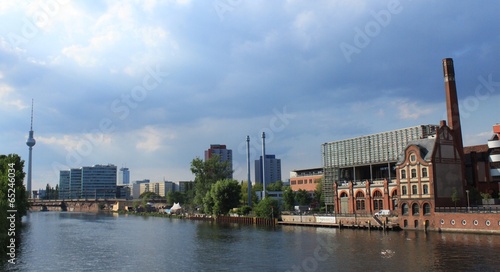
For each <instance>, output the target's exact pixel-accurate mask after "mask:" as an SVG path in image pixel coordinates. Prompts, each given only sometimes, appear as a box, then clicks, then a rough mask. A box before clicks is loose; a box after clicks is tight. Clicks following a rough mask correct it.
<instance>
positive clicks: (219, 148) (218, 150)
mask: <svg viewBox="0 0 500 272" xmlns="http://www.w3.org/2000/svg"><path fill="white" fill-rule="evenodd" d="M213 156H218V157H219V161H220V162H228V163H229V166H228V167H229V169H230V170H232V169H233V151H232V150H231V149H227V148H226V145H220V144H211V145H210V148H209V149H208V150H205V161H207V160H208V159H210V158H212V157H213ZM227 178H228V179H232V178H233V172H232V171H231V174H230V175H229V176H228V177H227Z"/></svg>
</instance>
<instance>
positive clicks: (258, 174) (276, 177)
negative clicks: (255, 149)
mask: <svg viewBox="0 0 500 272" xmlns="http://www.w3.org/2000/svg"><path fill="white" fill-rule="evenodd" d="M264 162H265V165H264V170H265V172H266V173H265V174H266V187H267V185H269V184H271V183H274V182H276V181H281V160H280V159H276V156H275V155H267V154H266V159H265V161H264ZM262 179H263V174H262V156H260V157H259V159H258V160H255V183H262Z"/></svg>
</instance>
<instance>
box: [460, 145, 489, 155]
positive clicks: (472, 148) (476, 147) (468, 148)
mask: <svg viewBox="0 0 500 272" xmlns="http://www.w3.org/2000/svg"><path fill="white" fill-rule="evenodd" d="M471 152H476V153H482V152H488V145H487V144H482V145H473V146H466V147H464V154H469V153H471Z"/></svg>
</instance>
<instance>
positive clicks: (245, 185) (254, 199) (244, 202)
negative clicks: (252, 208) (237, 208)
mask: <svg viewBox="0 0 500 272" xmlns="http://www.w3.org/2000/svg"><path fill="white" fill-rule="evenodd" d="M251 190H252V191H251V194H250V197H251V198H252V204H253V203H257V201H258V198H257V194H256V193H255V186H252V188H251ZM240 202H241V204H242V205H248V182H246V181H243V182H242V183H241V201H240Z"/></svg>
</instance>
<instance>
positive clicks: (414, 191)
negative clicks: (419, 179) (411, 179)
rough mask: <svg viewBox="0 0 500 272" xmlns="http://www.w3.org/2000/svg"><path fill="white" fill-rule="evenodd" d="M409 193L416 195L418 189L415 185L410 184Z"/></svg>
mask: <svg viewBox="0 0 500 272" xmlns="http://www.w3.org/2000/svg"><path fill="white" fill-rule="evenodd" d="M411 194H412V195H416V194H418V191H417V185H412V186H411Z"/></svg>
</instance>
